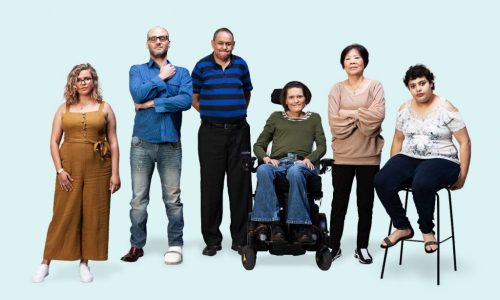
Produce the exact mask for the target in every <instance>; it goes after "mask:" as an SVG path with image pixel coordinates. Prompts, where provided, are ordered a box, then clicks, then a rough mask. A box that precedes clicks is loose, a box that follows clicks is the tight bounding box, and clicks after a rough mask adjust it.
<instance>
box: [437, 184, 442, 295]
mask: <svg viewBox="0 0 500 300" xmlns="http://www.w3.org/2000/svg"><path fill="white" fill-rule="evenodd" d="M436 204H437V236H436V239H437V243H438V249H437V253H436V254H437V285H439V277H440V273H439V269H440V268H439V266H440V261H439V255H440V252H441V251H440V250H441V239H440V235H441V228H440V227H439V226H440V224H439V214H440V212H439V194H438V193H436Z"/></svg>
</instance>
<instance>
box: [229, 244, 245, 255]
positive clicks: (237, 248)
mask: <svg viewBox="0 0 500 300" xmlns="http://www.w3.org/2000/svg"><path fill="white" fill-rule="evenodd" d="M231 249H232V250H234V251H236V252H238V254H241V250H243V246H242V245H237V244H232V245H231Z"/></svg>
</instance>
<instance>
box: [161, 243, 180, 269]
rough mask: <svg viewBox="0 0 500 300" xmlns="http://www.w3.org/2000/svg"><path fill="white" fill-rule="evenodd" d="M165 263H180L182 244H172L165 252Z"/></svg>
mask: <svg viewBox="0 0 500 300" xmlns="http://www.w3.org/2000/svg"><path fill="white" fill-rule="evenodd" d="M165 263H166V264H167V265H178V264H180V263H182V246H172V247H169V248H168V251H167V252H166V253H165Z"/></svg>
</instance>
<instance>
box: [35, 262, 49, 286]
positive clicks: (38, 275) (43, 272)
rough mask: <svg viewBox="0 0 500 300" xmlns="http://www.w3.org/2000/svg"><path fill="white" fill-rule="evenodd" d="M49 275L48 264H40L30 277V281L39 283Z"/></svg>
mask: <svg viewBox="0 0 500 300" xmlns="http://www.w3.org/2000/svg"><path fill="white" fill-rule="evenodd" d="M48 275H49V265H46V264H41V265H40V266H39V267H38V269H37V270H36V272H35V275H33V277H32V278H31V282H33V283H40V282H42V281H43V280H44V279H45V277H47V276H48Z"/></svg>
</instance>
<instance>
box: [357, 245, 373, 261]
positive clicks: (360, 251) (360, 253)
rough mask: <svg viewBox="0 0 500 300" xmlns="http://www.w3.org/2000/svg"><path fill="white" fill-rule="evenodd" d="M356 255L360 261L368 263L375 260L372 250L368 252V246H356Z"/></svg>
mask: <svg viewBox="0 0 500 300" xmlns="http://www.w3.org/2000/svg"><path fill="white" fill-rule="evenodd" d="M354 257H355V258H357V259H358V260H359V262H360V263H362V264H365V265H368V264H371V263H372V262H373V259H372V256H371V255H370V252H368V248H356V250H354Z"/></svg>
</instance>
